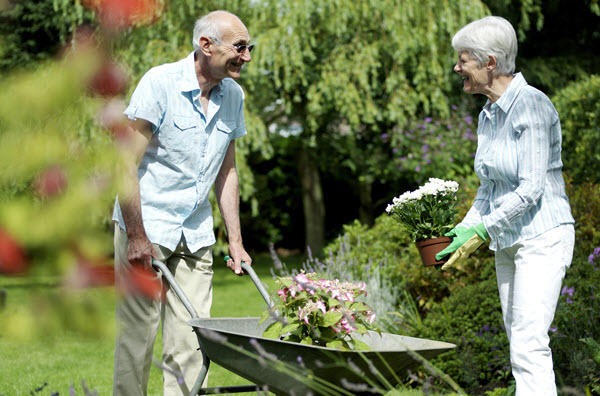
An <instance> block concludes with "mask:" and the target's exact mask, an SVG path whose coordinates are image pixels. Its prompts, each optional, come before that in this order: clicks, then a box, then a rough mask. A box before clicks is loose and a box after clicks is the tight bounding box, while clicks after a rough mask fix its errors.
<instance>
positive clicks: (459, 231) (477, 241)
mask: <svg viewBox="0 0 600 396" xmlns="http://www.w3.org/2000/svg"><path fill="white" fill-rule="evenodd" d="M445 236H449V237H451V238H452V243H451V244H450V246H448V247H447V248H446V249H444V250H442V251H441V252H439V253H438V254H436V255H435V259H436V260H441V259H442V258H444V257H445V256H447V255H448V254H450V253H452V256H450V259H449V260H448V262H447V263H445V264H444V265H443V266H442V269H443V270H445V269H448V268H450V267H452V266H454V265H455V264H457V263H460V262H462V261H464V260H466V258H467V257H469V255H470V254H471V253H473V252H474V251H475V250H477V248H478V247H479V246H481V245H482V244H483V242H485V240H486V239H488V237H489V235H488V233H487V231H486V230H485V227H484V225H483V223H480V224H478V225H476V226H474V227H458V228H454V229H452V230H451V231H449V232H448V233H446V234H445Z"/></svg>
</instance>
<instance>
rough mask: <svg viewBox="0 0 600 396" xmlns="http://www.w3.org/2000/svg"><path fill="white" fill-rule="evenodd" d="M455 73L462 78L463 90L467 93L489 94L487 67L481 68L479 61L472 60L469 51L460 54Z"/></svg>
mask: <svg viewBox="0 0 600 396" xmlns="http://www.w3.org/2000/svg"><path fill="white" fill-rule="evenodd" d="M454 71H455V72H457V73H458V74H460V76H461V77H462V79H463V90H464V91H465V92H466V93H470V94H483V95H485V94H486V92H488V85H489V82H490V81H489V74H488V71H487V69H486V67H485V66H483V67H479V64H478V63H477V60H476V59H473V58H471V56H470V55H469V53H468V52H467V51H463V52H460V53H459V54H458V61H457V62H456V65H454Z"/></svg>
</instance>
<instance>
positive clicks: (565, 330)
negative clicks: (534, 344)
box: [550, 248, 600, 394]
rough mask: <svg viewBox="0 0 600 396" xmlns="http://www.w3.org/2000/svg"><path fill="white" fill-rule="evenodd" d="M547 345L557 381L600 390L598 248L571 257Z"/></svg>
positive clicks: (599, 281)
mask: <svg viewBox="0 0 600 396" xmlns="http://www.w3.org/2000/svg"><path fill="white" fill-rule="evenodd" d="M550 337H551V346H552V350H553V355H554V362H555V372H556V377H557V379H558V381H559V383H563V384H565V385H569V386H572V387H575V388H577V389H579V390H581V391H584V390H587V391H591V392H592V393H593V394H600V360H598V361H594V356H595V353H597V352H594V349H593V346H594V343H596V342H598V341H600V248H596V249H594V251H592V252H591V254H590V255H589V257H587V258H583V257H581V255H576V256H575V257H574V260H573V263H572V267H571V269H570V270H569V271H568V272H567V277H566V280H565V285H564V287H563V288H562V290H561V296H560V298H559V304H558V307H557V311H556V316H555V318H554V322H553V325H552V327H551V333H550Z"/></svg>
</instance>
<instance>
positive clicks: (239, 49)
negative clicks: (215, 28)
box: [209, 37, 254, 54]
mask: <svg viewBox="0 0 600 396" xmlns="http://www.w3.org/2000/svg"><path fill="white" fill-rule="evenodd" d="M209 38H210V39H211V40H212V42H213V43H215V44H216V45H219V46H220V45H223V44H221V43H220V42H219V40H217V39H215V38H213V37H209ZM229 45H231V46H232V47H233V48H235V50H236V51H237V53H238V54H241V53H243V52H244V51H246V48H248V52H252V50H253V49H254V44H252V45H247V44H229Z"/></svg>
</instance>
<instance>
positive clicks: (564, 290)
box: [560, 286, 575, 297]
mask: <svg viewBox="0 0 600 396" xmlns="http://www.w3.org/2000/svg"><path fill="white" fill-rule="evenodd" d="M574 292H575V287H567V286H564V287H563V288H562V290H561V291H560V295H561V296H564V295H565V294H568V295H569V296H571V297H573V293H574Z"/></svg>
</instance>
